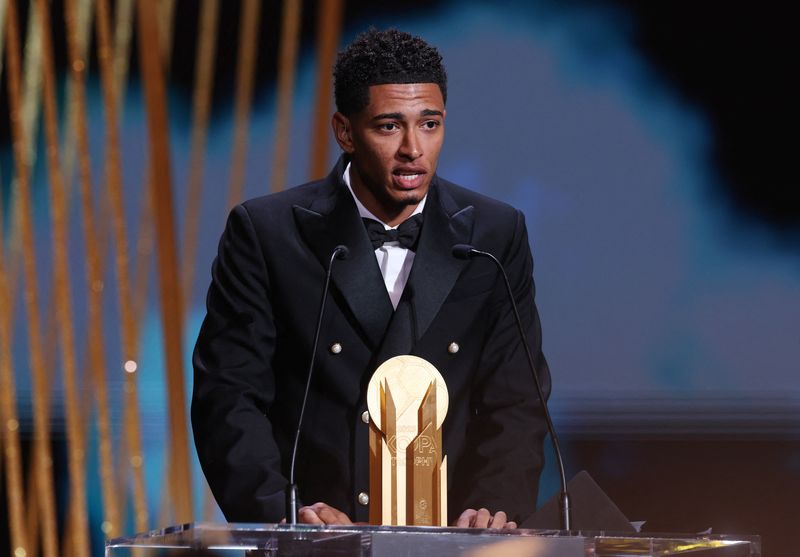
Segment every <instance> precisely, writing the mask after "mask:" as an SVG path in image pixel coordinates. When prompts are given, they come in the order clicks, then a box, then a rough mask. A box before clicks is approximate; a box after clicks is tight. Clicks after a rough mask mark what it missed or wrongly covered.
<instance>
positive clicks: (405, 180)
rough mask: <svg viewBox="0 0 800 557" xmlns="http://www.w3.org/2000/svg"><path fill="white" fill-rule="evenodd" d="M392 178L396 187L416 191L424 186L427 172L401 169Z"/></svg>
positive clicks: (415, 169)
mask: <svg viewBox="0 0 800 557" xmlns="http://www.w3.org/2000/svg"><path fill="white" fill-rule="evenodd" d="M392 177H393V180H394V183H395V186H396V187H399V188H401V189H414V188H418V187H419V186H421V185H422V184H423V182H424V180H425V171H424V170H422V169H417V168H399V169H396V170H395V171H394V173H393V176H392Z"/></svg>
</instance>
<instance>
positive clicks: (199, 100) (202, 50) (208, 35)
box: [181, 0, 219, 300]
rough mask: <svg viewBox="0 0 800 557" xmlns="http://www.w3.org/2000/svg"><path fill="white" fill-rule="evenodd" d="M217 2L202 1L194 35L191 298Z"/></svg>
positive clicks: (186, 255)
mask: <svg viewBox="0 0 800 557" xmlns="http://www.w3.org/2000/svg"><path fill="white" fill-rule="evenodd" d="M218 14H219V0H203V3H202V5H201V8H200V32H199V33H198V35H197V60H196V61H195V84H194V121H193V122H192V139H191V154H190V156H189V185H188V188H187V190H186V202H185V206H186V217H185V218H184V220H183V241H182V245H183V254H182V257H181V264H182V269H181V271H182V272H181V279H182V290H183V293H184V294H185V295H186V298H187V300H189V299H190V298H191V292H192V285H193V283H194V266H195V253H196V252H197V231H198V228H199V221H200V205H201V201H202V198H203V167H204V163H205V154H206V139H207V137H208V118H209V114H210V113H211V95H212V93H213V87H214V55H215V52H216V46H217V19H218Z"/></svg>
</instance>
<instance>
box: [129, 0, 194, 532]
mask: <svg viewBox="0 0 800 557" xmlns="http://www.w3.org/2000/svg"><path fill="white" fill-rule="evenodd" d="M137 8H138V10H137V14H138V24H139V36H140V40H139V56H140V63H141V74H142V81H143V83H144V92H145V102H146V107H147V123H148V135H149V147H150V153H149V154H150V164H151V168H152V191H153V208H154V210H155V211H154V212H155V224H156V235H157V240H158V241H157V244H156V245H157V247H158V249H157V254H158V269H159V290H160V294H161V318H162V322H163V331H164V333H163V334H164V350H165V356H166V367H167V392H168V393H169V417H170V438H171V444H170V449H171V450H170V457H171V458H170V466H171V468H170V471H171V477H172V486H173V499H174V504H175V513H176V518H177V520H178V521H179V522H187V521H190V520H191V516H192V502H191V470H190V468H189V443H188V437H187V426H188V423H187V420H186V400H185V393H184V389H185V384H184V380H183V361H182V355H181V348H182V342H183V314H182V303H181V291H180V280H179V276H178V266H177V258H176V255H177V249H176V248H177V246H176V242H175V230H174V228H175V227H174V212H173V203H172V182H171V172H170V158H169V157H170V151H169V128H168V122H167V106H166V91H165V86H164V75H163V66H162V64H161V61H160V60H159V53H158V44H159V36H158V35H159V31H158V23H157V18H156V5H155V0H140V1H139V2H138V3H137Z"/></svg>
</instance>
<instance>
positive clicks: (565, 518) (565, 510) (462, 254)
mask: <svg viewBox="0 0 800 557" xmlns="http://www.w3.org/2000/svg"><path fill="white" fill-rule="evenodd" d="M452 253H453V257H456V258H458V259H472V258H473V257H486V258H488V259H491V260H492V261H493V262H494V264H495V266H496V267H497V269H498V270H499V271H500V274H501V275H503V281H504V282H505V285H506V292H508V299H509V300H510V301H511V308H512V309H513V310H514V319H516V321H517V328H518V329H519V337H520V340H522V346H524V347H525V355H526V356H527V357H528V366H529V367H530V370H531V375H532V376H533V383H534V384H535V385H536V393H537V394H538V395H539V400H541V401H542V413H543V414H544V419H545V422H547V431H548V432H549V433H550V440H551V441H552V442H553V450H554V451H555V453H556V462H557V463H558V472H559V479H560V481H561V497H560V501H559V507H560V510H561V529H562V530H570V529H571V527H572V508H571V504H570V497H569V492H568V491H567V477H566V474H564V458H563V457H562V455H561V448H560V447H559V445H558V436H557V435H556V428H555V426H553V420H552V418H551V417H550V409H549V408H548V406H547V400H546V399H545V397H544V393H543V392H542V383H541V381H539V373H538V372H537V371H536V365H535V364H534V363H533V356H532V355H531V349H530V346H528V341H527V340H526V339H525V329H524V328H523V327H522V320H521V319H520V318H519V310H517V302H516V301H515V300H514V294H513V292H512V291H511V284H510V283H509V282H508V275H507V274H506V270H505V269H504V268H503V264H502V263H500V261H499V260H498V259H497V258H496V257H495V256H494V255H492V254H491V253H489V252H488V251H480V250H477V249H475V248H474V247H473V246H471V245H469V244H456V245H454V246H453V249H452Z"/></svg>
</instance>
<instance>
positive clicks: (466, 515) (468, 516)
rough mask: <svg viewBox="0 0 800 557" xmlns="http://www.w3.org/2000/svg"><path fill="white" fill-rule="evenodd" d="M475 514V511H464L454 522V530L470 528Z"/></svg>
mask: <svg viewBox="0 0 800 557" xmlns="http://www.w3.org/2000/svg"><path fill="white" fill-rule="evenodd" d="M476 514H478V511H476V510H475V509H467V510H465V511H464V512H463V513H461V516H459V517H458V520H456V528H471V527H472V522H473V519H474V518H475V515H476Z"/></svg>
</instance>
